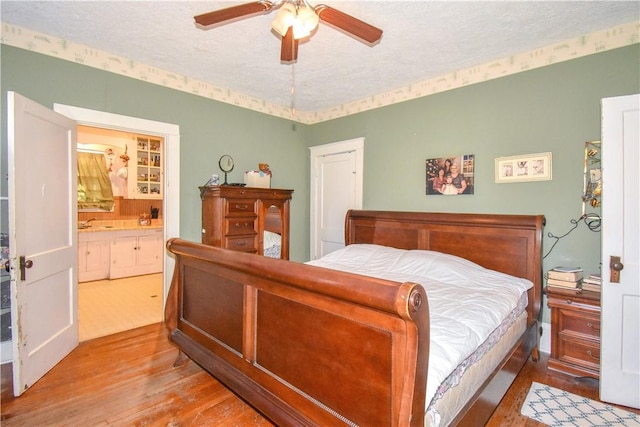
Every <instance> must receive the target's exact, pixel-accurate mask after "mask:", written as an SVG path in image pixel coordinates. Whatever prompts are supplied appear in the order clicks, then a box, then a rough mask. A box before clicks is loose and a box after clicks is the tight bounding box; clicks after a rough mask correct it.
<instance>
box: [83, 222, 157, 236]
mask: <svg viewBox="0 0 640 427" xmlns="http://www.w3.org/2000/svg"><path fill="white" fill-rule="evenodd" d="M82 222H83V221H80V223H79V224H82ZM162 227H163V224H162V220H161V219H152V220H151V224H150V225H140V224H138V220H137V219H117V220H95V221H91V222H89V224H88V227H81V226H80V225H78V233H95V232H101V231H118V230H136V229H139V230H153V229H161V228H162Z"/></svg>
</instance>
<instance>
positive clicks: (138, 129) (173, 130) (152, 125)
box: [53, 104, 180, 307]
mask: <svg viewBox="0 0 640 427" xmlns="http://www.w3.org/2000/svg"><path fill="white" fill-rule="evenodd" d="M53 109H54V111H56V112H58V113H60V114H63V115H65V116H67V117H69V118H71V119H73V120H75V121H76V122H77V124H79V125H85V126H93V127H99V128H103V129H112V130H118V131H123V132H130V133H143V134H146V135H154V136H159V137H162V138H164V141H165V143H164V144H163V150H164V153H163V154H164V159H165V162H164V197H163V200H162V214H163V239H164V241H165V242H166V241H167V240H169V238H171V237H177V236H180V126H179V125H176V124H171V123H164V122H157V121H153V120H147V119H140V118H136V117H130V116H124V115H120V114H113V113H107V112H104V111H97V110H90V109H87V108H80V107H74V106H71V105H64V104H54V105H53ZM174 264H175V263H174V260H173V258H172V257H170V256H169V252H168V251H166V250H165V252H164V261H163V269H162V274H163V290H164V295H163V298H162V299H163V307H164V304H165V303H166V300H167V294H168V293H169V287H170V286H171V276H172V274H171V272H173V269H174Z"/></svg>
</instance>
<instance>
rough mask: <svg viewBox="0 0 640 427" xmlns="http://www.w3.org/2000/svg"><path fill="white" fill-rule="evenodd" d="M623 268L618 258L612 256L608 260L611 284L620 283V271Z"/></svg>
mask: <svg viewBox="0 0 640 427" xmlns="http://www.w3.org/2000/svg"><path fill="white" fill-rule="evenodd" d="M623 268H624V265H623V264H622V263H621V262H620V257H619V256H612V257H610V258H609V272H610V273H609V275H610V280H609V282H611V283H620V271H621V270H622V269H623Z"/></svg>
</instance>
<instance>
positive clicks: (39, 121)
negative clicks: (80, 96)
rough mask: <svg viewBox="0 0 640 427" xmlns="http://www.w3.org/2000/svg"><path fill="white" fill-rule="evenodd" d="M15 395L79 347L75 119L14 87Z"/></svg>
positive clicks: (11, 94) (11, 156)
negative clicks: (17, 90)
mask: <svg viewBox="0 0 640 427" xmlns="http://www.w3.org/2000/svg"><path fill="white" fill-rule="evenodd" d="M7 110H8V112H9V114H8V122H7V125H8V126H7V129H8V154H9V156H8V169H9V188H8V193H9V233H10V236H9V240H10V250H9V262H10V265H11V325H12V331H13V334H12V335H13V337H12V338H13V393H14V395H16V396H19V395H20V394H22V393H23V392H24V391H25V390H26V389H27V388H29V387H30V386H31V385H33V383H34V382H36V381H37V380H38V379H40V378H41V377H42V376H43V375H44V374H45V373H47V372H48V371H49V369H51V368H52V367H53V366H54V365H55V364H56V363H58V362H59V361H60V360H61V359H62V358H63V357H65V356H66V355H67V354H68V353H69V352H70V351H71V350H73V349H74V348H75V347H76V346H77V345H78V324H77V319H78V313H77V305H78V304H77V298H78V292H77V290H78V280H77V265H78V257H77V225H76V218H77V190H76V188H77V186H76V122H74V121H73V120H70V119H68V118H67V117H64V116H62V115H60V114H58V113H55V112H53V111H51V110H49V109H48V108H45V107H43V106H41V105H39V104H37V103H35V102H33V101H31V100H29V99H27V98H24V97H23V96H20V95H19V94H17V93H14V92H8V99H7Z"/></svg>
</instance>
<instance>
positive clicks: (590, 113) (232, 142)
mask: <svg viewBox="0 0 640 427" xmlns="http://www.w3.org/2000/svg"><path fill="white" fill-rule="evenodd" d="M1 48H2V51H1V53H2V70H1V71H2V77H1V78H2V80H1V84H2V117H3V119H4V118H5V117H6V91H7V90H13V91H16V92H19V93H21V94H23V95H25V96H27V97H28V98H31V99H33V100H35V101H37V102H39V103H41V104H43V105H46V106H49V107H51V106H52V105H53V103H61V104H69V105H74V106H78V107H83V108H90V109H96V110H102V111H107V112H111V113H116V114H123V115H130V116H135V117H140V118H146V119H150V120H157V121H163V122H168V123H174V124H177V125H180V131H181V161H180V162H181V176H180V179H181V198H182V206H181V226H180V232H181V236H182V237H183V238H186V239H190V240H196V241H197V240H199V238H200V199H199V193H198V190H197V187H198V186H199V185H202V184H203V183H204V182H205V181H206V180H207V179H208V177H209V175H210V174H211V173H213V172H217V171H218V167H217V160H218V158H219V157H220V156H221V155H222V154H231V155H232V156H233V157H234V159H235V160H236V170H234V171H233V172H232V173H231V175H230V180H231V181H236V182H237V181H242V171H244V170H247V169H254V168H255V167H256V166H257V163H258V162H267V163H269V164H270V165H271V168H272V170H273V171H274V177H273V183H272V184H273V186H274V187H279V188H293V189H294V190H295V193H294V197H293V204H292V223H291V235H292V239H291V250H292V259H294V260H298V261H304V260H306V259H308V253H309V249H308V247H309V226H308V217H309V172H308V170H309V150H308V147H310V146H314V145H320V144H325V143H330V142H336V141H342V140H347V139H351V138H355V137H365V166H364V168H365V179H364V186H365V187H364V208H365V209H392V210H410V211H438V212H484V213H519V214H520V213H521V214H544V215H545V216H546V218H547V226H546V229H545V237H544V253H546V252H547V251H549V249H550V247H551V244H552V243H553V240H552V239H550V238H549V237H547V233H553V234H555V235H562V234H564V233H566V232H567V231H568V230H569V229H570V228H571V227H572V223H571V220H572V219H578V218H579V216H580V214H581V199H580V196H581V193H582V185H583V175H582V168H583V154H584V153H583V147H584V142H585V141H590V140H599V139H600V99H602V98H604V97H610V96H618V95H627V94H631V93H638V92H640V65H639V64H640V49H639V45H638V44H635V45H632V46H629V47H624V48H619V49H615V50H611V51H606V52H602V53H599V54H595V55H590V56H586V57H583V58H578V59H575V60H572V61H567V62H562V63H559V64H554V65H549V66H547V67H543V68H539V69H534V70H530V71H526V72H522V73H519V74H516V75H511V76H507V77H503V78H500V79H495V80H490V81H487V82H484V83H478V84H474V85H469V86H467V87H463V88H459V89H455V90H451V91H447V92H443V93H439V94H435V95H431V96H427V97H423V98H419V99H415V100H412V101H406V102H403V103H400V104H396V105H392V106H388V107H383V108H379V109H375V110H371V111H367V112H363V113H359V114H355V115H352V116H348V117H344V118H340V119H335V120H331V121H327V122H323V123H318V124H314V125H310V126H309V125H302V124H299V123H293V122H291V121H288V120H284V119H280V118H276V117H272V116H268V115H265V114H261V113H256V112H253V111H249V110H245V109H242V108H239V107H235V106H232V105H229V104H224V103H220V102H216V101H212V100H208V99H205V98H201V97H198V96H195V95H190V94H187V93H183V92H179V91H175V90H172V89H167V88H163V87H160V86H156V85H153V84H148V83H145V82H141V81H138V80H134V79H129V78H126V77H123V76H119V75H115V74H111V73H108V72H104V71H101V70H96V69H93V68H89V67H84V66H82V65H78V64H75V63H71V62H67V61H62V60H58V59H55V58H51V57H48V56H44V55H40V54H35V53H31V52H28V51H25V50H22V49H17V48H13V47H9V46H6V45H2V47H1ZM547 151H550V152H552V153H553V180H552V181H541V182H530V183H509V184H496V183H495V182H494V159H495V158H496V157H500V156H511V155H518V154H529V153H539V152H547ZM2 154H3V159H4V160H3V164H2V166H3V170H6V126H3V128H2ZM461 154H474V155H475V156H476V171H475V194H474V195H464V196H457V197H436V196H426V195H425V194H424V180H425V170H424V163H425V159H427V158H433V157H445V156H449V155H461ZM5 176H6V175H5ZM2 185H3V187H2V194H3V195H6V182H4V181H3V184H2ZM596 213H599V212H598V211H596ZM599 248H600V234H599V233H595V232H592V231H589V230H588V229H587V227H586V226H585V224H583V223H580V225H579V226H578V228H577V229H576V230H575V231H573V232H572V233H571V234H570V235H569V236H568V237H566V238H563V239H562V240H560V241H559V242H558V244H557V245H556V246H555V248H554V249H553V251H552V252H551V253H550V254H549V255H548V256H547V258H546V259H545V260H544V269H545V270H546V269H548V268H550V267H553V266H555V265H581V266H583V267H584V268H585V270H587V272H594V271H597V269H598V264H599V260H600V249H599Z"/></svg>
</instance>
